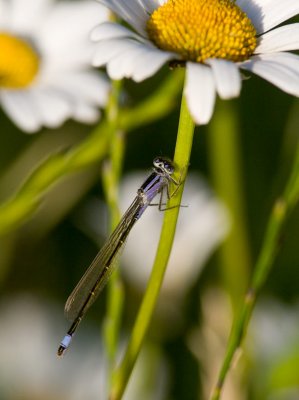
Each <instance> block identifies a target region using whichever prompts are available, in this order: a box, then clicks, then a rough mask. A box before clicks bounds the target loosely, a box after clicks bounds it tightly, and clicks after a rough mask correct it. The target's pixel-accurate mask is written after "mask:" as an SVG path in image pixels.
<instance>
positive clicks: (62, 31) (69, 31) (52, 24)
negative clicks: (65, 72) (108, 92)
mask: <svg viewBox="0 0 299 400" xmlns="http://www.w3.org/2000/svg"><path fill="white" fill-rule="evenodd" d="M107 19H108V10H106V9H104V7H103V6H101V5H100V4H97V3H94V2H90V1H86V2H82V1H81V2H61V3H58V4H57V5H56V6H55V7H53V9H52V10H51V12H50V13H49V15H48V16H47V18H46V20H45V21H44V23H43V26H42V28H41V29H40V32H39V34H38V35H37V40H38V41H39V43H40V44H41V45H42V48H43V49H44V52H47V54H46V55H47V56H48V57H49V54H50V55H51V57H55V58H62V59H63V58H67V59H69V58H74V59H75V58H77V59H78V57H82V56H81V53H82V51H83V53H84V54H85V52H84V47H87V48H88V49H89V48H90V47H91V43H90V39H89V35H90V31H91V29H93V28H94V26H95V25H96V24H98V23H99V22H103V21H105V20H107ZM83 46H84V47H83ZM66 49H67V52H66ZM78 53H80V54H78ZM63 54H65V55H64V56H63ZM73 54H77V55H76V56H73ZM89 55H90V53H89ZM88 61H89V59H88Z"/></svg>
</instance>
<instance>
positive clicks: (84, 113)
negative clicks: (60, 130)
mask: <svg viewBox="0 0 299 400" xmlns="http://www.w3.org/2000/svg"><path fill="white" fill-rule="evenodd" d="M100 116H101V112H100V111H99V110H98V109H96V108H94V107H92V106H89V105H87V104H85V103H80V104H77V106H76V108H75V110H74V113H73V117H74V119H75V120H77V121H79V122H84V123H86V124H92V123H94V122H96V121H97V120H99V118H100Z"/></svg>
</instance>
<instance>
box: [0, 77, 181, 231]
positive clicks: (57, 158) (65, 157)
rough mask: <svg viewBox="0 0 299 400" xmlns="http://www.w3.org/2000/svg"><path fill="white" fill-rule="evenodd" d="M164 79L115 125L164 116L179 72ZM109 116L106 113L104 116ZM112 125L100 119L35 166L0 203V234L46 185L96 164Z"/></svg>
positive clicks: (23, 215) (27, 211)
mask: <svg viewBox="0 0 299 400" xmlns="http://www.w3.org/2000/svg"><path fill="white" fill-rule="evenodd" d="M171 78H173V79H170V78H167V79H165V81H164V82H163V83H162V84H161V86H160V87H159V88H158V89H157V90H156V91H154V92H153V93H152V94H151V95H150V96H149V97H148V98H146V99H145V100H144V101H143V102H141V103H140V104H139V105H138V106H136V108H133V109H126V110H119V112H118V115H117V121H116V122H117V126H118V128H119V129H120V130H122V131H125V132H127V133H128V132H130V131H131V130H133V129H135V128H136V127H137V126H142V125H143V124H147V123H150V122H153V121H155V120H157V119H159V118H162V117H163V116H165V115H167V114H168V113H169V112H170V111H171V110H172V109H173V108H174V106H175V105H176V101H177V95H178V93H179V91H180V90H181V71H179V72H178V73H176V74H175V76H171ZM108 117H109V116H108ZM113 126H114V125H113V124H111V123H110V122H109V121H105V120H104V121H102V122H101V124H99V125H98V126H97V127H96V128H95V130H94V131H93V132H92V133H91V135H90V136H89V137H88V138H87V139H86V140H84V141H83V142H82V143H81V144H79V145H78V146H77V147H75V148H73V149H71V150H70V151H68V152H60V153H57V154H54V155H51V156H50V157H49V158H48V159H47V160H45V161H44V162H43V163H41V164H40V165H39V166H37V167H36V168H35V170H34V171H33V172H32V173H31V174H30V176H29V177H28V178H27V179H26V181H25V182H24V183H23V185H22V187H21V188H20V189H19V191H18V192H17V193H16V194H15V195H14V196H13V197H11V198H10V199H8V200H7V201H6V202H5V203H3V204H1V205H0V236H1V235H5V234H7V233H8V232H10V231H13V230H14V229H16V228H18V227H19V226H20V225H21V224H22V223H23V222H24V221H25V220H26V219H28V218H29V217H30V216H31V215H32V214H33V213H34V212H35V210H36V209H37V207H38V206H39V204H40V202H41V200H42V198H43V196H44V195H45V193H46V192H47V191H48V190H49V188H50V187H51V186H52V185H53V184H55V183H56V182H57V181H58V180H60V179H62V178H63V177H65V176H67V175H69V174H71V173H74V172H76V171H79V170H82V169H84V168H88V167H89V166H90V165H93V164H95V163H99V162H100V161H101V160H102V159H103V158H104V157H105V155H106V154H107V151H108V148H109V138H110V134H111V129H113Z"/></svg>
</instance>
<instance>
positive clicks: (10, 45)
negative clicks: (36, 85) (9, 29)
mask: <svg viewBox="0 0 299 400" xmlns="http://www.w3.org/2000/svg"><path fill="white" fill-rule="evenodd" d="M0 54H1V57H0V88H1V87H2V88H5V89H19V88H24V87H27V86H28V85H30V83H31V82H32V81H33V79H34V78H35V76H36V75H37V72H38V69H39V57H38V55H37V53H36V52H35V50H34V49H33V48H32V47H31V46H30V45H29V44H28V43H27V42H25V40H22V39H20V38H18V37H16V36H12V35H10V34H8V33H4V32H0Z"/></svg>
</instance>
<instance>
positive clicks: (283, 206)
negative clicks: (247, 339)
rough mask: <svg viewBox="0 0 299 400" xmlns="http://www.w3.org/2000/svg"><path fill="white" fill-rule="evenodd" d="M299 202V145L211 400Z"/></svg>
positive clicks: (217, 394) (218, 391)
mask: <svg viewBox="0 0 299 400" xmlns="http://www.w3.org/2000/svg"><path fill="white" fill-rule="evenodd" d="M298 200H299V145H298V144H297V151H296V156H295V160H294V164H293V169H292V172H291V175H290V178H289V181H288V183H287V185H286V188H285V191H284V193H283V194H282V196H281V197H280V198H279V199H277V201H276V202H275V204H274V206H273V209H272V212H271V215H270V219H269V222H268V225H267V228H266V233H265V238H264V242H263V245H262V248H261V251H260V254H259V257H258V259H257V263H256V266H255V269H254V274H253V278H252V282H251V285H250V287H249V289H248V291H247V295H246V296H245V299H244V302H243V304H242V306H241V311H240V313H239V315H238V316H237V318H236V319H235V322H234V324H233V327H232V331H231V334H230V338H229V341H228V345H227V350H226V353H225V356H224V361H223V364H222V367H221V370H220V373H219V376H218V379H217V382H216V385H215V387H214V389H213V392H212V395H211V397H210V399H211V400H219V399H220V396H221V391H222V387H223V384H224V381H225V378H226V375H227V373H228V371H229V368H230V366H231V363H232V360H233V357H234V354H235V353H236V351H237V349H238V348H239V346H240V345H241V342H242V339H243V337H244V336H245V334H246V331H247V327H248V324H249V321H250V317H251V315H252V312H253V308H254V305H255V302H256V299H257V296H258V294H259V292H260V290H261V288H262V286H263V285H264V283H265V281H266V279H267V277H268V275H269V272H270V269H271V267H272V265H273V262H274V260H275V257H276V254H277V251H278V249H279V247H280V243H279V242H280V236H281V233H282V228H283V226H284V223H285V221H286V218H287V216H288V215H289V214H290V213H291V212H292V210H293V209H294V207H295V206H296V205H297V203H298Z"/></svg>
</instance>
